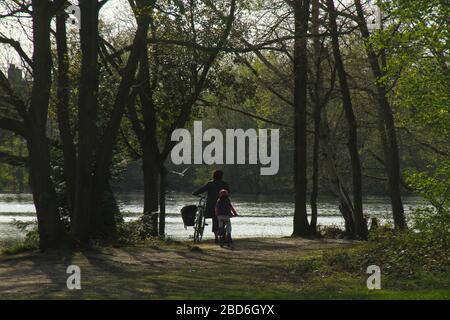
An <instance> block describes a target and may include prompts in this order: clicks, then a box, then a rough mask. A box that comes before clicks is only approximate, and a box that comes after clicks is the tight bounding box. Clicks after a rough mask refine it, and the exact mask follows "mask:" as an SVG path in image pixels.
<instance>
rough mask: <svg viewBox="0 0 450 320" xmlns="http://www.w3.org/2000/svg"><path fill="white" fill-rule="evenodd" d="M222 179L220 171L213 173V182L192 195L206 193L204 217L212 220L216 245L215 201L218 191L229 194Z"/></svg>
mask: <svg viewBox="0 0 450 320" xmlns="http://www.w3.org/2000/svg"><path fill="white" fill-rule="evenodd" d="M222 177H223V172H222V171H221V170H216V171H214V173H213V180H212V181H209V182H208V183H206V184H205V185H204V186H203V187H201V188H200V189H198V190H196V191H194V192H193V193H192V194H193V195H194V196H197V195H199V194H201V193H205V192H206V193H207V196H206V208H205V217H206V218H211V219H212V231H213V232H214V236H215V241H216V243H219V222H218V220H217V217H216V214H215V209H216V203H217V199H219V191H220V190H222V189H225V190H227V191H228V192H230V187H229V186H228V184H227V183H226V182H225V181H223V180H222Z"/></svg>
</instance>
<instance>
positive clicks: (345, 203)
mask: <svg viewBox="0 0 450 320" xmlns="http://www.w3.org/2000/svg"><path fill="white" fill-rule="evenodd" d="M321 118H322V121H321V130H320V133H321V134H320V139H321V146H322V150H323V154H322V155H323V162H324V168H325V170H326V172H327V177H328V181H329V186H330V189H331V190H332V191H333V192H334V194H335V195H336V196H338V198H339V211H340V212H341V214H342V216H343V218H344V221H345V233H346V234H347V235H349V236H353V234H354V223H353V218H352V217H353V210H354V209H353V203H352V201H351V199H350V197H349V195H348V191H347V188H346V187H345V185H344V183H343V181H342V178H341V176H340V175H339V172H338V168H337V165H336V161H335V154H336V153H335V148H334V146H333V144H332V143H331V141H330V140H331V139H330V128H329V126H328V116H327V112H326V109H325V108H323V109H322V117H321Z"/></svg>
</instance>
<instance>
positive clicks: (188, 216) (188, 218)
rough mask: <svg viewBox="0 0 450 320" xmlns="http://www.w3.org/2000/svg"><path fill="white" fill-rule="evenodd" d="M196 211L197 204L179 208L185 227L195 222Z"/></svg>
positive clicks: (191, 225)
mask: <svg viewBox="0 0 450 320" xmlns="http://www.w3.org/2000/svg"><path fill="white" fill-rule="evenodd" d="M196 213H197V206H196V205H190V206H185V207H183V208H181V217H182V218H183V222H184V225H185V226H187V227H193V226H194V224H195V214H196Z"/></svg>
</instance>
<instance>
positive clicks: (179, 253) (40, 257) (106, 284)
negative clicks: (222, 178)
mask: <svg viewBox="0 0 450 320" xmlns="http://www.w3.org/2000/svg"><path fill="white" fill-rule="evenodd" d="M364 245H365V244H364V243H360V242H357V241H347V240H308V239H293V238H252V239H237V240H235V248H234V249H233V250H230V249H226V248H220V247H218V246H216V245H214V243H212V242H211V241H206V242H204V243H201V244H200V245H198V246H193V243H192V242H178V241H170V240H168V241H165V242H163V241H152V242H149V243H145V244H140V245H135V246H126V247H120V248H113V247H107V248H99V249H97V250H88V251H81V252H75V253H67V252H47V253H39V252H27V253H22V254H17V255H11V256H5V255H3V256H0V298H1V299H402V298H403V299H439V298H440V299H450V276H449V275H448V274H441V275H436V276H433V275H431V274H428V275H426V276H423V277H419V278H417V277H416V278H414V279H404V280H399V279H390V278H389V277H383V276H382V289H381V290H368V289H367V287H366V280H367V275H365V274H363V273H360V274H358V273H357V274H355V273H348V272H343V271H337V270H336V271H333V272H323V271H321V270H320V268H318V269H317V270H316V267H315V265H314V263H313V261H314V259H316V258H320V257H322V256H323V255H324V254H325V255H328V254H332V253H334V252H337V251H339V252H342V251H345V252H351V251H352V250H357V249H358V248H359V247H361V246H364ZM310 262H311V263H310ZM69 265H77V266H79V267H80V268H81V287H82V289H81V290H75V291H70V290H68V289H67V287H66V280H67V277H68V276H69V275H68V274H66V269H67V267H68V266H69Z"/></svg>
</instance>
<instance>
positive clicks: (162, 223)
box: [159, 166, 167, 237]
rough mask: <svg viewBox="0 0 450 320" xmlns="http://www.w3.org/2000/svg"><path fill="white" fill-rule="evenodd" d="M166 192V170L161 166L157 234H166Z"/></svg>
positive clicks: (162, 235) (161, 235)
mask: <svg viewBox="0 0 450 320" xmlns="http://www.w3.org/2000/svg"><path fill="white" fill-rule="evenodd" d="M166 192H167V170H166V168H165V167H164V166H161V169H160V172H159V236H160V237H164V236H165V234H166Z"/></svg>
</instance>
